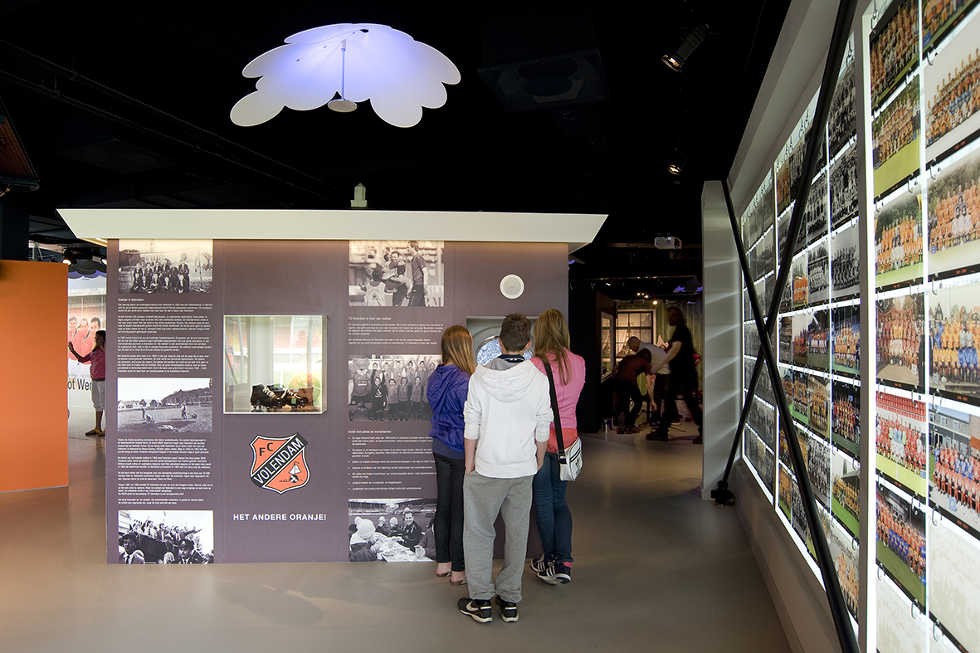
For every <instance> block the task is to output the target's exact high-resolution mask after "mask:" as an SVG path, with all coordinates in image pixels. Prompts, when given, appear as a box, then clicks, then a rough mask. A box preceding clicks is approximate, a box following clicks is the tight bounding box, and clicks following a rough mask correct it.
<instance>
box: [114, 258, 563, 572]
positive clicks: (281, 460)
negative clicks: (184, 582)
mask: <svg viewBox="0 0 980 653" xmlns="http://www.w3.org/2000/svg"><path fill="white" fill-rule="evenodd" d="M567 262H568V258H567V246H566V245H565V244H564V243H555V244H526V243H518V244H515V243H460V242H442V241H350V242H348V241H247V240H220V241H186V240H171V241H163V240H131V241H125V240H124V241H110V244H109V266H108V267H109V269H110V270H111V272H110V276H109V283H108V298H107V312H108V321H109V323H110V324H114V325H117V328H116V330H115V332H113V333H110V334H109V347H108V368H109V370H108V371H109V376H108V380H109V383H107V405H108V406H115V407H116V408H115V409H107V413H106V422H107V429H106V430H107V443H106V461H107V464H106V492H107V524H106V526H107V536H108V546H107V560H108V561H109V562H119V563H122V564H141V563H145V564H151V563H161V564H163V563H174V564H202V563H210V562H302V561H341V560H365V559H370V560H383V561H388V562H401V561H426V560H431V559H432V555H433V553H432V552H433V549H434V542H433V535H432V531H431V522H432V519H433V514H434V510H435V495H436V492H435V470H434V468H433V463H432V455H431V443H430V439H429V437H428V432H429V419H430V417H429V409H428V402H427V400H426V396H425V387H426V382H427V380H428V377H429V374H431V372H432V370H433V369H434V368H435V366H436V365H438V364H439V361H440V355H439V354H440V350H439V339H440V336H441V333H442V331H443V330H444V329H445V328H446V327H447V326H449V325H452V324H463V325H470V326H471V328H474V327H473V325H477V326H479V328H480V329H481V334H483V335H485V334H486V333H492V332H493V329H494V324H496V321H499V319H500V318H502V317H503V316H504V315H506V314H508V313H512V312H522V313H525V314H527V315H529V316H530V317H532V318H533V316H535V315H537V314H538V313H540V312H541V311H542V310H544V309H546V308H549V307H556V308H559V309H561V310H562V311H567V295H568V292H567V267H568V265H567ZM507 275H517V276H518V277H520V281H521V282H523V289H522V292H521V294H520V296H518V297H516V298H515V299H508V298H507V297H505V296H504V295H503V293H502V292H501V281H502V279H503V278H504V277H505V276H507ZM511 283H512V284H513V280H511ZM510 289H512V286H511V288H510ZM510 289H509V290H508V294H514V293H512V292H510ZM369 523H370V525H369ZM366 530H371V531H372V532H371V534H370V541H371V542H372V546H371V547H370V553H367V554H366V555H365V551H364V550H363V548H364V547H363V546H358V545H360V544H363V542H362V539H363V535H364V532H365V531H366ZM534 537H535V536H533V535H532V542H533V540H534ZM532 548H533V545H532ZM355 551H356V552H357V553H356V555H355Z"/></svg>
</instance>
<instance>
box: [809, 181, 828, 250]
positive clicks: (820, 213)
mask: <svg viewBox="0 0 980 653" xmlns="http://www.w3.org/2000/svg"><path fill="white" fill-rule="evenodd" d="M828 224H829V222H828V220H827V176H826V175H824V174H821V175H820V176H819V177H818V178H817V179H816V180H814V182H813V184H812V185H811V186H810V194H809V196H808V197H807V199H806V208H805V209H803V228H804V229H805V230H806V244H807V245H810V244H812V243H815V242H817V241H818V240H820V239H821V238H823V237H824V236H826V235H827V233H828V226H827V225H828Z"/></svg>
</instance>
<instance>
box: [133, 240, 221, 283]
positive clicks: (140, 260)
mask: <svg viewBox="0 0 980 653" xmlns="http://www.w3.org/2000/svg"><path fill="white" fill-rule="evenodd" d="M213 273H214V254H213V250H212V241H210V240H120V241H119V293H120V294H137V295H150V294H156V293H162V294H168V295H187V294H192V293H207V292H211V284H212V281H213Z"/></svg>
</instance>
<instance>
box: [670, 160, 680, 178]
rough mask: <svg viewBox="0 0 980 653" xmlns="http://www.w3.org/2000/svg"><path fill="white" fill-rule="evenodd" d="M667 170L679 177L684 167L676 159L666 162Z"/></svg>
mask: <svg viewBox="0 0 980 653" xmlns="http://www.w3.org/2000/svg"><path fill="white" fill-rule="evenodd" d="M667 172H668V173H669V174H671V175H673V176H675V177H679V176H680V174H681V173H682V172H684V168H682V167H681V164H679V163H678V162H677V161H671V162H670V163H668V164H667Z"/></svg>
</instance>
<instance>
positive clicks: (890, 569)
mask: <svg viewBox="0 0 980 653" xmlns="http://www.w3.org/2000/svg"><path fill="white" fill-rule="evenodd" d="M877 503H878V507H877V515H878V521H877V528H876V531H877V540H878V546H877V548H878V563H879V564H880V565H881V566H882V567H883V568H884V569H885V572H886V573H887V574H888V575H889V576H890V577H891V578H892V579H893V580H894V581H895V582H896V583H897V584H898V585H899V586H900V587H901V588H902V589H904V590H905V592H906V593H907V594H908V595H909V597H910V598H911V599H912V600H913V601H915V603H916V604H918V606H919V609H920V610H922V609H923V608H924V606H925V604H926V520H925V513H923V512H922V511H921V510H919V509H918V508H916V507H915V506H913V505H912V504H911V503H910V502H909V500H908V499H906V498H904V497H903V496H902V495H901V494H899V493H897V492H894V491H892V490H890V489H888V488H887V487H885V486H884V485H883V484H881V483H879V484H878V488H877Z"/></svg>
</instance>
